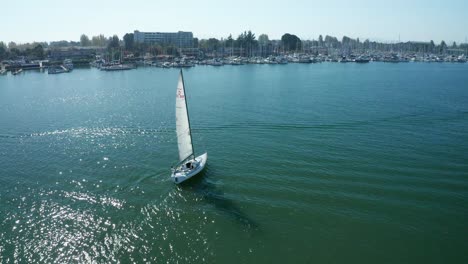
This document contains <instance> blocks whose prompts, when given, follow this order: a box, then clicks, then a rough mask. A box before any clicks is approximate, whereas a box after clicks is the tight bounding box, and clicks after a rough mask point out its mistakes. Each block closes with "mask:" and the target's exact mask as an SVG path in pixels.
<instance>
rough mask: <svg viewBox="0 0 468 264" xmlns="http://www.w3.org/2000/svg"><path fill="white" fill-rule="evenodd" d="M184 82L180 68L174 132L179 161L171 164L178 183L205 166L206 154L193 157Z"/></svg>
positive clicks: (175, 180) (173, 177) (173, 175)
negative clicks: (173, 164)
mask: <svg viewBox="0 0 468 264" xmlns="http://www.w3.org/2000/svg"><path fill="white" fill-rule="evenodd" d="M185 95H186V94H185V84H184V76H183V74H182V70H180V74H179V82H178V84H177V93H176V111H175V112H176V133H177V146H178V149H179V162H178V163H177V164H176V165H175V166H172V168H171V169H172V175H171V178H172V180H173V181H174V182H175V183H176V184H179V183H181V182H184V181H186V180H188V179H190V178H192V177H193V176H195V175H197V174H198V173H200V172H201V171H202V170H203V168H205V165H206V162H207V160H208V154H207V153H206V152H205V153H204V154H202V155H200V156H198V157H195V151H194V148H193V144H192V132H191V129H190V119H189V113H188V108H187V97H186V96H185Z"/></svg>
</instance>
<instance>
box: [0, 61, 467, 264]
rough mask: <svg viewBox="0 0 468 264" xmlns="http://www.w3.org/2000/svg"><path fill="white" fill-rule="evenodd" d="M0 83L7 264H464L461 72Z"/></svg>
mask: <svg viewBox="0 0 468 264" xmlns="http://www.w3.org/2000/svg"><path fill="white" fill-rule="evenodd" d="M184 76H185V83H186V89H187V94H188V100H189V101H188V104H189V110H190V114H191V116H190V118H191V122H192V128H193V137H194V144H195V150H196V151H197V152H198V153H202V151H204V150H206V151H207V152H208V165H207V167H206V170H205V172H204V173H203V174H202V175H200V176H199V177H197V178H196V179H193V180H191V181H190V182H187V185H185V186H175V185H174V184H173V183H172V182H171V181H170V166H171V165H172V164H173V163H175V162H177V157H178V154H177V143H176V138H175V132H174V129H175V117H174V109H175V91H176V84H177V78H178V71H177V70H175V69H158V68H140V69H137V70H132V71H125V72H100V71H98V70H95V69H76V70H74V71H73V72H72V73H69V74H60V75H47V74H44V73H40V72H26V73H24V74H21V75H19V76H12V75H8V76H0V263H16V262H17V263H74V262H79V263H90V262H98V263H110V262H111V263H115V262H121V263H132V262H136V263H143V262H151V263H166V262H167V263H203V262H206V263H467V262H468V253H467V248H468V229H467V223H468V207H467V205H468V65H466V64H422V63H421V64H420V63H406V64H384V63H370V64H366V65H357V64H338V63H334V64H333V63H322V64H310V65H303V64H289V65H244V66H224V67H210V66H198V67H195V68H192V69H188V70H186V71H185V73H184Z"/></svg>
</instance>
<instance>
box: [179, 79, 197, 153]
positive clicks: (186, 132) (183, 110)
mask: <svg viewBox="0 0 468 264" xmlns="http://www.w3.org/2000/svg"><path fill="white" fill-rule="evenodd" d="M185 99H186V98H185V88H184V77H183V76H182V71H181V72H180V76H179V83H178V84H177V94H176V132H177V144H178V146H179V160H180V161H182V160H184V159H186V158H187V157H189V156H190V155H192V154H193V146H192V135H191V133H190V124H189V117H188V111H187V103H186V101H185Z"/></svg>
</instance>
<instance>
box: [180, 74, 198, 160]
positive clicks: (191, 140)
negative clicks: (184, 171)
mask: <svg viewBox="0 0 468 264" xmlns="http://www.w3.org/2000/svg"><path fill="white" fill-rule="evenodd" d="M180 76H181V77H182V89H184V95H185V100H184V101H185V109H186V110H187V120H188V126H189V133H190V144H191V145H192V156H195V149H194V148H193V137H192V127H191V126H190V115H189V111H188V105H187V94H186V93H185V82H184V74H183V73H182V69H180ZM189 157H190V156H189Z"/></svg>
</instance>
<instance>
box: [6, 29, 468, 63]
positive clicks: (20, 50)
mask: <svg viewBox="0 0 468 264" xmlns="http://www.w3.org/2000/svg"><path fill="white" fill-rule="evenodd" d="M64 47H95V48H101V49H107V50H108V51H109V52H110V53H116V52H117V51H119V52H120V51H125V52H127V53H133V54H134V55H135V56H137V57H138V56H140V55H144V54H146V53H150V54H152V55H160V54H168V55H179V54H178V52H179V49H178V47H176V46H175V45H171V44H163V43H138V42H135V41H134V36H133V33H127V34H125V35H124V36H123V38H122V39H120V38H119V37H118V36H117V35H113V36H110V37H106V36H104V35H103V34H99V35H96V36H92V37H91V38H90V37H88V36H87V35H86V34H82V35H81V36H80V39H79V41H66V40H61V41H52V42H50V43H48V42H33V43H25V44H17V43H15V42H10V43H8V44H5V43H3V42H0V61H1V60H6V59H15V58H18V57H21V56H24V57H27V58H29V59H44V58H46V57H47V55H48V54H47V51H48V50H51V49H55V48H64ZM192 48H198V49H199V50H200V51H201V52H205V53H210V52H222V53H226V50H228V51H229V50H230V51H233V50H241V51H242V54H243V55H245V56H264V55H267V54H271V53H272V52H273V51H274V52H276V53H288V52H311V51H315V52H316V53H318V52H323V51H327V52H328V51H334V52H335V53H342V54H345V53H352V52H355V51H358V52H365V51H383V52H389V51H394V52H420V53H435V54H445V53H447V51H450V50H462V51H465V53H466V51H468V44H466V43H464V44H460V45H457V43H455V42H453V43H452V44H451V45H447V44H446V43H445V41H441V43H440V44H435V43H434V41H432V40H431V41H429V42H400V43H382V42H376V41H370V40H369V39H366V40H364V41H361V40H360V39H359V38H356V39H353V38H350V37H347V36H343V38H342V39H341V40H339V39H338V38H336V37H333V36H329V35H326V36H325V37H323V36H322V35H319V37H318V39H316V40H301V39H300V38H299V37H298V36H296V35H294V34H290V33H285V34H283V35H282V37H281V39H280V40H270V39H269V37H268V35H267V34H260V35H259V36H258V38H257V36H256V34H255V33H253V32H252V31H251V30H248V31H244V32H242V33H240V34H239V35H238V36H237V37H236V38H234V37H233V36H232V34H230V35H228V36H227V37H225V38H220V39H217V38H208V39H200V40H199V39H198V38H194V39H193V47H192Z"/></svg>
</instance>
